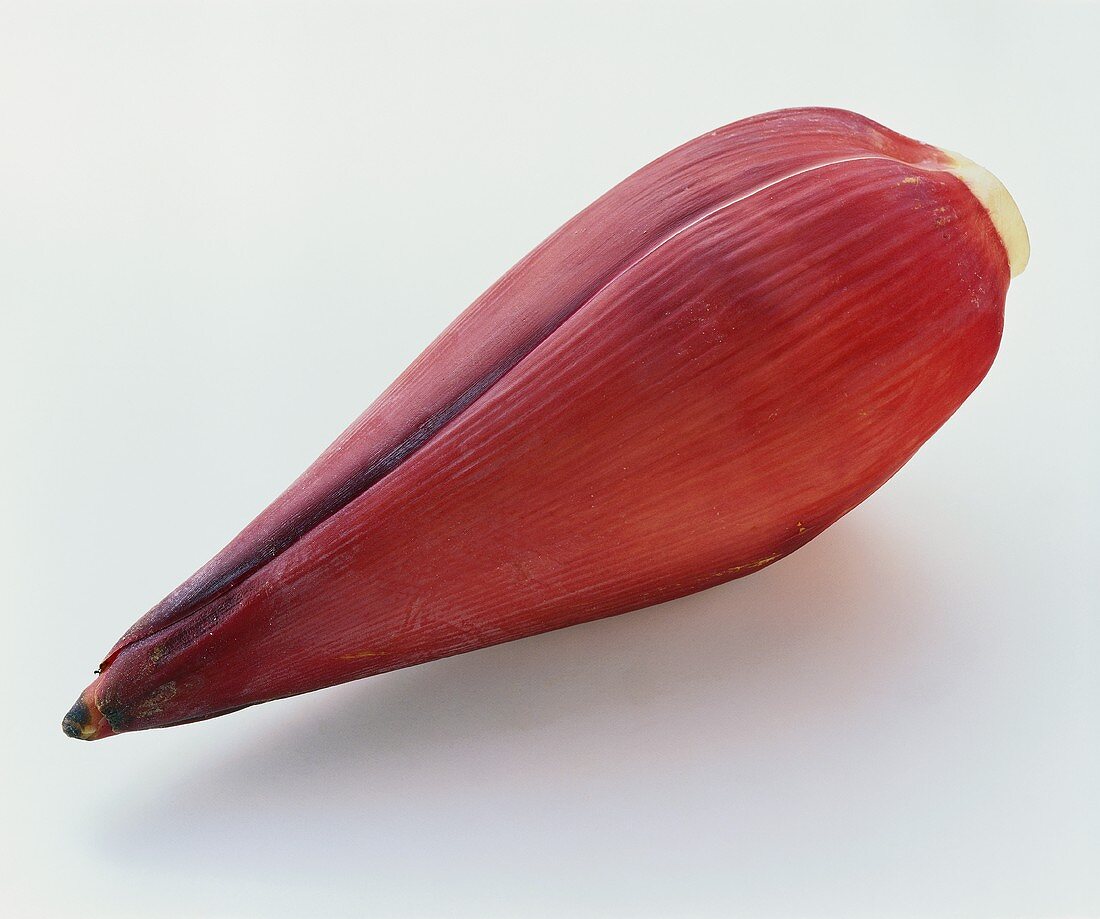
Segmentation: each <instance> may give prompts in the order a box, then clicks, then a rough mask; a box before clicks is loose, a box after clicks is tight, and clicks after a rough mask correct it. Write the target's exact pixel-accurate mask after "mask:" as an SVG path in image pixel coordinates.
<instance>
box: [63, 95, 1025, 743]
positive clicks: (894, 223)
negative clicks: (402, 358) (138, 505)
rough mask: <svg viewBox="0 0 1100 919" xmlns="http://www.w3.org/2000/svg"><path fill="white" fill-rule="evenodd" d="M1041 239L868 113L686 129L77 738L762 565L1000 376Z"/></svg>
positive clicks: (985, 185) (256, 530) (379, 666)
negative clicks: (1030, 256)
mask: <svg viewBox="0 0 1100 919" xmlns="http://www.w3.org/2000/svg"><path fill="white" fill-rule="evenodd" d="M1026 259H1027V240H1026V232H1025V231H1024V228H1023V223H1022V221H1021V220H1020V216H1019V212H1018V211H1017V210H1016V209H1015V205H1014V204H1012V201H1011V198H1009V197H1008V194H1007V192H1005V191H1004V188H1003V186H1001V185H1000V183H999V182H997V180H996V179H994V178H993V177H992V176H991V175H990V174H989V173H987V172H985V171H984V170H982V169H981V168H980V167H976V166H974V165H973V164H971V163H969V162H968V161H965V160H962V159H961V158H958V157H953V156H951V155H949V154H946V153H944V152H943V151H941V150H938V149H936V148H934V147H929V146H926V145H924V144H920V143H917V142H916V141H913V140H910V139H908V138H905V137H902V136H900V135H898V134H895V133H894V132H892V131H890V130H888V129H886V128H883V127H882V126H880V125H877V124H875V123H874V122H872V121H869V120H868V119H866V118H863V117H861V116H859V115H855V114H852V113H850V112H843V111H836V110H828V109H796V110H789V111H781V112H773V113H770V114H767V115H761V116H758V117H756V118H750V119H748V120H746V121H741V122H738V123H736V124H733V125H730V126H728V127H726V128H722V129H720V130H718V131H714V132H712V133H711V134H707V135H705V136H704V137H701V138H698V139H696V140H694V141H691V142H690V143H688V144H685V145H684V146H682V147H680V148H678V149H677V150H674V151H673V152H671V153H669V154H667V155H666V156H664V157H662V158H661V159H659V160H657V161H656V162H654V163H652V164H650V165H649V166H646V167H645V168H644V169H641V170H640V171H638V172H637V173H635V174H634V175H633V176H631V177H630V178H628V179H627V180H626V181H624V182H622V183H621V184H620V185H618V186H616V187H615V188H614V189H612V190H611V191H610V192H608V193H607V194H606V195H604V196H603V197H602V198H600V199H599V200H598V201H596V202H595V203H594V204H593V205H591V206H590V207H589V208H587V209H586V210H584V211H583V212H582V213H580V214H579V215H578V216H577V217H575V218H574V219H573V220H571V221H570V222H569V223H567V224H566V225H565V226H564V227H562V228H561V229H560V230H558V231H557V232H556V233H555V234H553V235H552V236H551V237H550V238H549V239H547V240H546V241H545V242H544V243H542V245H540V246H539V247H538V248H537V249H535V250H534V251H533V252H532V253H531V254H530V255H528V256H527V257H526V258H525V259H523V260H522V261H521V262H520V263H519V264H518V265H517V266H516V267H515V268H513V269H512V270H511V271H509V272H508V273H507V274H506V275H505V276H504V277H503V278H501V280H500V281H498V282H497V283H496V284H494V285H493V286H492V287H491V288H490V289H489V290H488V291H487V292H486V293H485V294H483V295H482V296H481V297H480V298H479V299H478V300H477V301H476V302H475V303H474V304H473V305H472V306H471V307H470V308H469V309H467V310H466V311H465V312H464V313H463V314H462V315H461V316H460V317H459V318H458V319H457V320H456V321H455V322H454V323H453V324H452V325H451V326H450V328H448V329H447V330H446V331H445V332H444V333H443V334H442V335H441V336H440V337H439V339H437V340H436V341H435V342H434V343H433V344H432V345H431V346H430V347H429V348H428V349H427V350H426V351H425V352H424V353H423V354H422V355H421V356H420V357H419V358H418V359H417V360H416V361H415V362H414V363H413V364H412V366H410V367H409V369H408V370H406V371H405V373H404V374H402V376H401V377H400V378H399V379H398V380H397V381H396V382H395V383H394V384H393V385H392V386H391V387H390V388H389V389H388V390H387V391H386V392H385V393H384V394H383V395H382V396H381V397H380V398H379V399H378V401H377V402H375V403H374V405H372V406H371V407H370V408H369V409H368V410H367V411H366V412H365V413H364V414H363V415H362V416H361V417H360V418H359V419H358V420H357V421H356V422H355V423H354V424H353V425H352V426H351V427H350V428H349V429H348V430H347V431H346V432H345V433H344V434H343V435H342V436H341V437H340V438H339V440H337V441H336V443H335V444H333V445H332V446H331V447H330V448H329V449H328V450H327V451H326V452H325V453H324V454H323V455H322V456H321V457H320V459H318V460H317V462H316V463H314V465H313V466H312V467H310V469H309V470H307V471H306V473H304V474H303V475H302V477H301V478H299V479H298V481H297V482H295V483H294V484H293V485H292V486H291V487H290V488H289V489H288V490H287V491H286V492H285V493H284V494H283V495H282V496H281V497H280V498H278V499H277V500H276V501H275V502H274V503H273V504H272V505H271V507H269V508H268V509H267V510H266V511H265V512H264V513H263V514H261V515H260V516H259V517H258V518H257V519H256V520H255V521H253V522H252V523H251V524H250V525H249V526H248V527H247V528H246V529H245V530H244V531H243V532H242V533H241V534H240V535H239V536H238V537H237V538H236V539H235V540H234V541H233V542H232V543H230V545H229V546H227V547H226V548H225V549H224V550H222V552H220V553H219V554H218V555H217V556H216V557H215V558H214V559H213V560H212V561H211V562H210V563H209V564H207V565H206V566H205V567H204V568H202V569H201V570H200V571H199V572H198V573H196V574H195V575H194V576H193V577H192V578H190V579H189V580H188V581H187V582H186V583H184V584H183V585H182V586H181V587H180V588H178V589H177V590H176V591H174V592H173V593H172V594H170V595H169V596H168V597H167V598H166V599H165V600H164V601H163V602H162V603H160V604H159V605H158V606H156V607H155V608H154V609H153V610H152V611H150V612H149V613H148V614H147V615H146V616H145V617H143V618H142V619H141V620H139V621H138V622H137V624H135V625H134V626H133V627H132V628H131V629H130V630H129V631H128V632H127V633H126V634H125V635H124V636H123V637H122V639H121V640H120V641H119V642H118V644H116V645H115V647H114V648H113V649H112V650H111V651H110V653H109V654H108V655H107V658H106V659H105V661H104V662H103V664H102V672H101V674H100V675H99V677H98V678H97V679H96V680H95V682H94V683H92V685H91V686H90V687H88V689H87V690H85V692H84V694H83V695H82V697H81V700H80V701H79V702H78V703H77V704H76V705H75V706H74V707H73V710H72V711H71V712H70V713H69V715H68V716H67V717H66V719H65V730H66V732H68V733H69V734H72V735H73V736H77V737H84V738H87V739H93V738H96V737H101V736H105V735H108V734H111V733H119V732H122V731H131V730H140V729H143V728H151V727H162V726H166V725H171V724H177V723H180V722H183V721H191V720H195V719H201V718H209V717H212V716H214V715H219V714H223V713H225V712H228V711H232V710H233V709H237V708H241V707H243V706H246V705H252V704H254V703H257V702H263V701H267V700H270V699H275V698H279V697H282V696H288V695H293V694H296V693H301V692H308V691H310V690H313V689H319V688H321V687H324V686H330V685H333V684H335V683H341V682H344V681H347V680H353V679H358V678H360V677H364V676H370V675H372V674H375V673H380V672H383V671H387V670H393V669H395V668H399V667H406V666H409V665H411V664H416V663H420V662H423V661H427V660H432V659H434V658H439V657H444V656H446V655H450V654H457V653H459V652H462V651H468V650H472V649H474V648H480V647H484V646H486V645H491V644H495V643H497V642H502V641H508V640H511V639H513V638H520V637H523V636H525V635H531V634H534V633H537V632H543V631H547V630H549V629H555V628H560V627H563V626H567V625H572V624H574V623H578V622H584V621H587V620H590V619H596V618H599V617H602V616H610V615H614V614H616V613H621V612H625V611H627V610H631V609H636V608H638V607H641V606H647V605H649V604H652V603H657V602H660V601H662V600H668V599H671V598H673V597H677V596H682V595H684V594H687V593H691V592H693V591H696V590H701V589H703V588H705V587H709V586H712V585H714V584H718V583H721V582H722V581H726V580H730V579H732V578H736V577H740V576H743V575H746V574H749V573H751V572H753V571H757V570H759V569H760V568H762V567H764V566H765V565H769V564H771V563H773V562H775V561H776V560H778V559H780V558H782V557H783V556H785V555H788V554H790V553H791V552H793V551H794V550H795V549H797V548H798V547H799V546H801V545H803V544H804V543H806V542H807V541H808V540H810V539H812V538H813V537H814V536H816V535H817V534H818V533H820V532H821V531H822V530H824V529H825V528H826V527H827V526H829V525H830V524H831V523H833V522H834V521H836V520H837V519H838V518H839V517H841V516H842V515H843V514H845V513H847V512H848V511H849V510H851V509H852V508H853V507H855V506H856V505H857V504H859V502H860V501H862V500H863V499H864V498H866V497H867V496H868V495H870V494H871V493H872V492H873V491H875V489H877V488H878V487H879V486H880V485H882V484H883V482H885V481H886V480H887V479H888V478H889V477H890V476H891V475H893V474H894V473H895V472H896V471H897V470H898V469H899V468H900V467H901V466H902V464H904V463H905V461H906V460H908V459H909V457H910V456H912V455H913V453H914V452H915V451H916V450H917V448H918V447H919V446H920V445H921V444H922V443H923V442H924V441H925V440H926V439H927V438H928V437H929V436H931V434H932V433H933V432H934V431H935V430H936V429H937V428H939V426H940V425H942V424H943V423H944V421H946V420H947V418H949V417H950V416H951V414H952V413H953V412H954V411H955V409H957V408H958V407H959V405H960V404H961V403H962V402H963V400H964V399H965V398H966V397H967V396H968V395H969V394H970V392H971V391H972V390H973V389H974V387H975V386H977V385H978V383H979V382H980V381H981V379H982V377H983V376H984V375H985V373H986V371H987V370H988V369H989V367H990V364H991V363H992V361H993V358H994V355H995V354H996V352H997V346H998V343H999V340H1000V335H1001V327H1002V322H1003V317H1004V298H1005V292H1006V290H1007V288H1008V283H1009V277H1010V275H1011V274H1014V273H1017V272H1018V271H1019V270H1022V268H1023V265H1024V263H1025V262H1026Z"/></svg>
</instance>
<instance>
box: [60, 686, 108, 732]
mask: <svg viewBox="0 0 1100 919" xmlns="http://www.w3.org/2000/svg"><path fill="white" fill-rule="evenodd" d="M90 698H91V696H90V690H86V691H85V692H84V695H82V696H81V697H80V698H79V699H77V700H76V704H75V705H74V706H73V707H72V708H70V709H69V713H68V714H67V715H66V716H65V717H64V718H62V719H61V730H62V731H64V732H65V733H66V734H68V735H69V737H75V738H76V739H77V740H98V739H99V738H100V737H109V736H110V735H111V734H115V733H117V732H116V731H115V729H114V728H113V727H112V726H111V725H110V723H109V722H108V721H107V719H106V718H104V717H103V713H102V712H100V710H99V708H98V707H97V706H96V705H95V703H94V702H92V703H91V704H89V703H88V702H87V701H86V699H90Z"/></svg>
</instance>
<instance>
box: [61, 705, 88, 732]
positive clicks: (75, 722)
mask: <svg viewBox="0 0 1100 919" xmlns="http://www.w3.org/2000/svg"><path fill="white" fill-rule="evenodd" d="M91 724H92V718H91V713H90V712H89V711H88V706H87V705H85V703H84V700H83V699H77V701H76V705H74V706H73V707H72V708H70V709H69V714H67V715H66V716H65V717H64V718H63V719H62V720H61V730H63V731H64V732H65V733H66V734H68V735H69V736H70V737H75V738H76V739H77V740H87V739H90V738H88V737H87V736H86V732H87V731H88V729H90V728H91Z"/></svg>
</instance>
